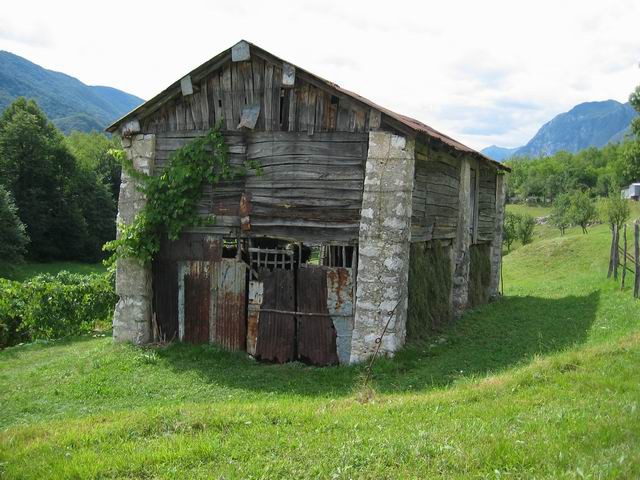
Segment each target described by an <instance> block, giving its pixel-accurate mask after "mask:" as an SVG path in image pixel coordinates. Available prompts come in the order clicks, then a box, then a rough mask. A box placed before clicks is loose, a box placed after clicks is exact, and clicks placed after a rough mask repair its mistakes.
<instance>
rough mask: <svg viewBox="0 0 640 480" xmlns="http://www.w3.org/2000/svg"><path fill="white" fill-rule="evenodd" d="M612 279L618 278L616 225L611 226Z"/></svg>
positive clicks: (618, 236) (618, 232)
mask: <svg viewBox="0 0 640 480" xmlns="http://www.w3.org/2000/svg"><path fill="white" fill-rule="evenodd" d="M613 242H614V246H613V279H614V280H618V263H619V256H618V248H620V231H619V230H618V226H617V225H616V226H614V227H613Z"/></svg>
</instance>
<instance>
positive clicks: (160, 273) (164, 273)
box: [152, 258, 178, 341]
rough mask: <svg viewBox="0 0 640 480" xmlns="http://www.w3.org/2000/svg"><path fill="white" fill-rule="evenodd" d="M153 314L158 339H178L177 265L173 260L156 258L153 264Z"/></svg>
mask: <svg viewBox="0 0 640 480" xmlns="http://www.w3.org/2000/svg"><path fill="white" fill-rule="evenodd" d="M152 268H153V312H154V314H155V316H156V323H157V325H158V330H159V331H160V332H159V333H160V336H161V338H160V339H157V340H163V341H172V340H175V339H177V338H178V265H177V263H176V262H175V261H173V260H167V259H163V258H158V259H156V260H155V261H154V262H153V267H152Z"/></svg>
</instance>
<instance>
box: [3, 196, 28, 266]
mask: <svg viewBox="0 0 640 480" xmlns="http://www.w3.org/2000/svg"><path fill="white" fill-rule="evenodd" d="M28 243H29V237H27V233H26V231H25V228H24V225H23V224H22V222H21V221H20V219H19V218H18V214H17V210H16V206H15V204H14V203H13V199H12V198H11V194H10V193H9V192H8V191H7V190H6V189H5V188H4V187H3V186H2V185H0V276H6V275H8V274H10V273H11V271H12V270H13V267H14V265H16V264H18V263H21V262H22V261H23V255H24V254H25V252H26V247H27V244H28Z"/></svg>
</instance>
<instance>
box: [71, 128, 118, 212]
mask: <svg viewBox="0 0 640 480" xmlns="http://www.w3.org/2000/svg"><path fill="white" fill-rule="evenodd" d="M65 143H66V144H67V147H68V148H69V150H70V151H71V153H72V154H73V156H74V157H75V158H76V159H77V160H78V164H79V166H80V167H81V168H83V169H86V170H91V171H93V172H95V174H96V175H97V176H98V179H99V180H100V181H101V182H102V183H104V184H105V185H107V186H108V188H109V190H110V192H111V196H112V198H113V200H114V202H116V203H117V202H118V193H119V192H120V174H121V171H122V165H121V162H120V160H118V158H116V156H115V155H114V154H113V153H112V152H113V151H114V150H118V149H120V148H122V143H121V142H120V139H119V138H118V137H113V138H108V137H107V136H105V135H103V134H101V133H98V132H91V133H84V132H72V133H71V134H70V135H69V136H67V137H66V138H65Z"/></svg>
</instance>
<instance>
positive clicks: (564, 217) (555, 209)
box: [549, 193, 571, 235]
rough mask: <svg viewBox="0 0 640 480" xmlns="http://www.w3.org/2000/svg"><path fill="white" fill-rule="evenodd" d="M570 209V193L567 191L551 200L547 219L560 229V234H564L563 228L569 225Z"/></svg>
mask: <svg viewBox="0 0 640 480" xmlns="http://www.w3.org/2000/svg"><path fill="white" fill-rule="evenodd" d="M570 209H571V197H570V195H569V194H568V193H563V194H561V195H558V196H557V197H556V199H555V201H554V202H553V206H552V208H551V216H550V219H549V221H550V222H551V225H553V226H554V227H556V228H558V229H559V230H560V235H564V231H565V229H566V228H567V227H569V225H571V218H570V217H569V210H570Z"/></svg>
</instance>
